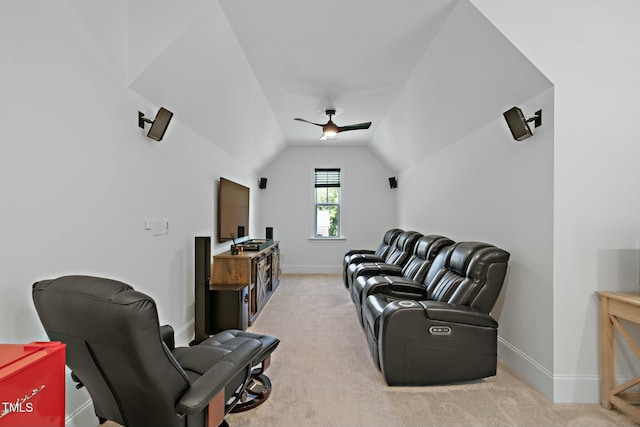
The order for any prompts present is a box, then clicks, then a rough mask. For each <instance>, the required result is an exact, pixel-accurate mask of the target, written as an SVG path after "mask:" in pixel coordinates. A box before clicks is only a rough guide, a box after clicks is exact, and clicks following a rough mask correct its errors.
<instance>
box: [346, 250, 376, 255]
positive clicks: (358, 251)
mask: <svg viewBox="0 0 640 427" xmlns="http://www.w3.org/2000/svg"><path fill="white" fill-rule="evenodd" d="M375 253H376V251H374V250H372V249H349V250H348V251H347V252H345V254H344V256H349V255H355V254H370V255H373V254H375Z"/></svg>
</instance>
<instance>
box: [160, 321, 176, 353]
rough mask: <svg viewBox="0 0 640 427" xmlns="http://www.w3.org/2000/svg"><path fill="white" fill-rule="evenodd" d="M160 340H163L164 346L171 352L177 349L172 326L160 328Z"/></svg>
mask: <svg viewBox="0 0 640 427" xmlns="http://www.w3.org/2000/svg"><path fill="white" fill-rule="evenodd" d="M160 338H162V342H164V345H166V346H167V347H168V348H169V350H173V349H175V348H176V342H175V338H174V333H173V327H172V326H171V325H162V326H160Z"/></svg>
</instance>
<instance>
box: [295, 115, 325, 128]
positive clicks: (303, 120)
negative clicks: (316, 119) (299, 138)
mask: <svg viewBox="0 0 640 427" xmlns="http://www.w3.org/2000/svg"><path fill="white" fill-rule="evenodd" d="M293 120H297V121H299V122H305V123H310V124H312V125H316V126H324V124H320V123H313V122H310V121H309V120H305V119H301V118H300V117H296V118H295V119H293Z"/></svg>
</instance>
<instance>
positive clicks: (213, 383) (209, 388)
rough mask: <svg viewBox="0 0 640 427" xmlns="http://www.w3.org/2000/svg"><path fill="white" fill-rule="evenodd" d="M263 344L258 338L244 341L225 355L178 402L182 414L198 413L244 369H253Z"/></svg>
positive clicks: (179, 411) (177, 405)
mask: <svg viewBox="0 0 640 427" xmlns="http://www.w3.org/2000/svg"><path fill="white" fill-rule="evenodd" d="M261 349H262V344H260V341H258V340H248V341H246V342H243V343H242V344H240V345H239V346H238V347H236V348H235V349H234V350H233V351H231V352H230V353H228V354H227V355H225V356H224V357H223V358H222V359H220V361H219V362H218V363H216V364H215V365H213V366H212V367H211V368H210V369H209V370H208V371H207V372H205V373H204V375H202V376H201V377H200V378H198V379H197V380H196V381H195V382H194V383H192V384H191V387H190V388H189V389H188V390H187V391H186V393H185V394H183V395H182V397H181V398H180V400H178V402H177V404H176V410H177V411H178V413H180V414H189V415H190V414H196V413H198V412H200V411H202V410H203V409H204V408H205V406H207V405H208V404H209V402H210V401H211V399H213V397H214V396H215V395H216V394H218V392H220V391H221V390H224V388H225V386H226V385H227V383H228V382H229V381H231V380H232V379H233V378H234V377H235V376H236V375H238V373H240V372H241V371H242V370H243V369H246V370H247V371H248V375H249V374H250V371H251V364H252V361H253V359H254V358H255V357H256V356H257V355H258V353H260V350H261Z"/></svg>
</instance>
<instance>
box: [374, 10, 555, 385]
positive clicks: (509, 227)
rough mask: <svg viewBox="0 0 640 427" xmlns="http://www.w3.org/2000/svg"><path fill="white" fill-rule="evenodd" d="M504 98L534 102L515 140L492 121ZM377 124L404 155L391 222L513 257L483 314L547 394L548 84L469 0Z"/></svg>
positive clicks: (513, 362) (516, 364)
mask: <svg viewBox="0 0 640 427" xmlns="http://www.w3.org/2000/svg"><path fill="white" fill-rule="evenodd" d="M514 105H518V106H519V107H521V108H522V109H523V111H524V112H525V113H528V115H532V114H533V113H534V112H535V111H537V110H539V109H542V110H543V113H542V114H543V126H542V127H540V128H538V129H536V130H535V135H534V136H533V137H531V138H530V139H527V140H525V141H523V142H520V143H518V142H516V141H514V140H513V138H512V137H511V135H510V133H509V130H508V128H507V126H506V123H505V121H504V118H503V117H502V113H503V112H504V111H506V110H507V109H508V108H510V107H512V106H514ZM434 122H435V123H434ZM379 129H380V130H379V131H378V132H376V134H375V138H374V144H375V147H376V148H378V147H383V148H381V150H380V151H382V152H387V151H391V148H390V147H394V146H395V145H397V144H396V141H399V142H398V144H400V145H401V148H400V150H399V151H402V150H411V152H412V153H413V156H408V155H407V156H405V157H406V158H400V159H397V160H394V161H393V163H394V164H396V165H398V166H399V167H401V172H400V181H401V182H402V183H404V185H402V186H401V187H400V188H399V192H398V203H397V206H398V224H399V226H400V227H402V228H405V229H415V230H418V231H421V232H423V233H425V234H432V233H433V234H443V235H445V236H448V237H450V238H452V239H453V240H456V241H461V240H480V241H486V242H489V243H492V244H495V245H497V246H499V247H502V248H503V249H505V250H507V251H509V252H510V253H511V259H510V267H509V272H508V276H507V279H506V281H505V285H504V288H503V291H502V293H501V295H500V298H499V300H498V302H497V304H496V306H495V308H494V310H493V313H492V314H493V315H494V316H495V317H496V319H497V320H498V321H499V323H500V329H499V335H500V338H499V342H500V347H499V350H500V357H501V358H503V359H504V360H505V361H506V362H507V363H508V364H509V365H510V366H511V367H512V368H514V369H515V370H516V371H517V372H518V373H519V374H520V375H522V376H523V377H524V378H526V379H527V380H528V381H529V382H530V383H531V384H532V385H534V386H536V387H537V388H538V389H540V390H541V391H543V392H544V393H545V394H547V395H549V396H550V395H551V394H552V389H553V387H552V384H551V374H550V373H551V372H553V344H554V342H553V327H554V326H553V325H554V324H553V321H554V312H553V304H552V302H553V281H552V275H553V270H552V268H553V263H552V260H553V203H554V198H553V146H554V89H553V87H552V86H551V83H550V82H549V81H548V80H547V79H546V78H545V76H544V75H543V74H542V73H540V71H539V70H538V69H536V67H534V66H533V65H532V64H531V63H530V62H529V61H528V60H527V59H526V57H524V56H523V55H522V54H521V53H520V52H519V51H518V50H517V49H516V48H515V47H514V46H513V45H512V44H511V43H510V42H509V41H508V40H507V39H506V38H505V37H504V36H503V35H502V34H500V33H499V32H498V31H497V30H496V28H495V27H494V26H493V25H491V23H490V22H488V21H487V20H486V18H484V17H483V16H482V15H481V14H480V13H479V12H478V11H477V9H475V8H474V7H473V5H471V4H469V3H468V2H458V3H457V4H456V6H455V7H454V9H453V10H452V12H451V14H450V16H449V19H448V20H447V21H446V22H445V23H444V24H443V26H442V28H441V30H440V32H439V33H438V35H437V36H436V38H435V39H434V41H433V42H432V44H431V46H430V47H429V49H428V50H427V52H426V54H425V56H424V58H423V59H422V61H421V62H420V63H419V64H418V67H417V68H416V71H415V72H414V75H413V76H412V78H411V79H410V80H409V81H408V83H407V86H406V87H405V88H404V90H403V91H402V92H401V93H400V95H399V96H398V99H397V101H396V103H395V104H394V105H393V107H392V109H391V110H390V111H389V114H388V115H387V118H386V120H385V121H384V122H383V123H382V124H381V126H380V127H379ZM412 147H421V148H419V149H413V148H412ZM390 155H392V156H393V155H397V153H395V152H392V153H391V154H390Z"/></svg>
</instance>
